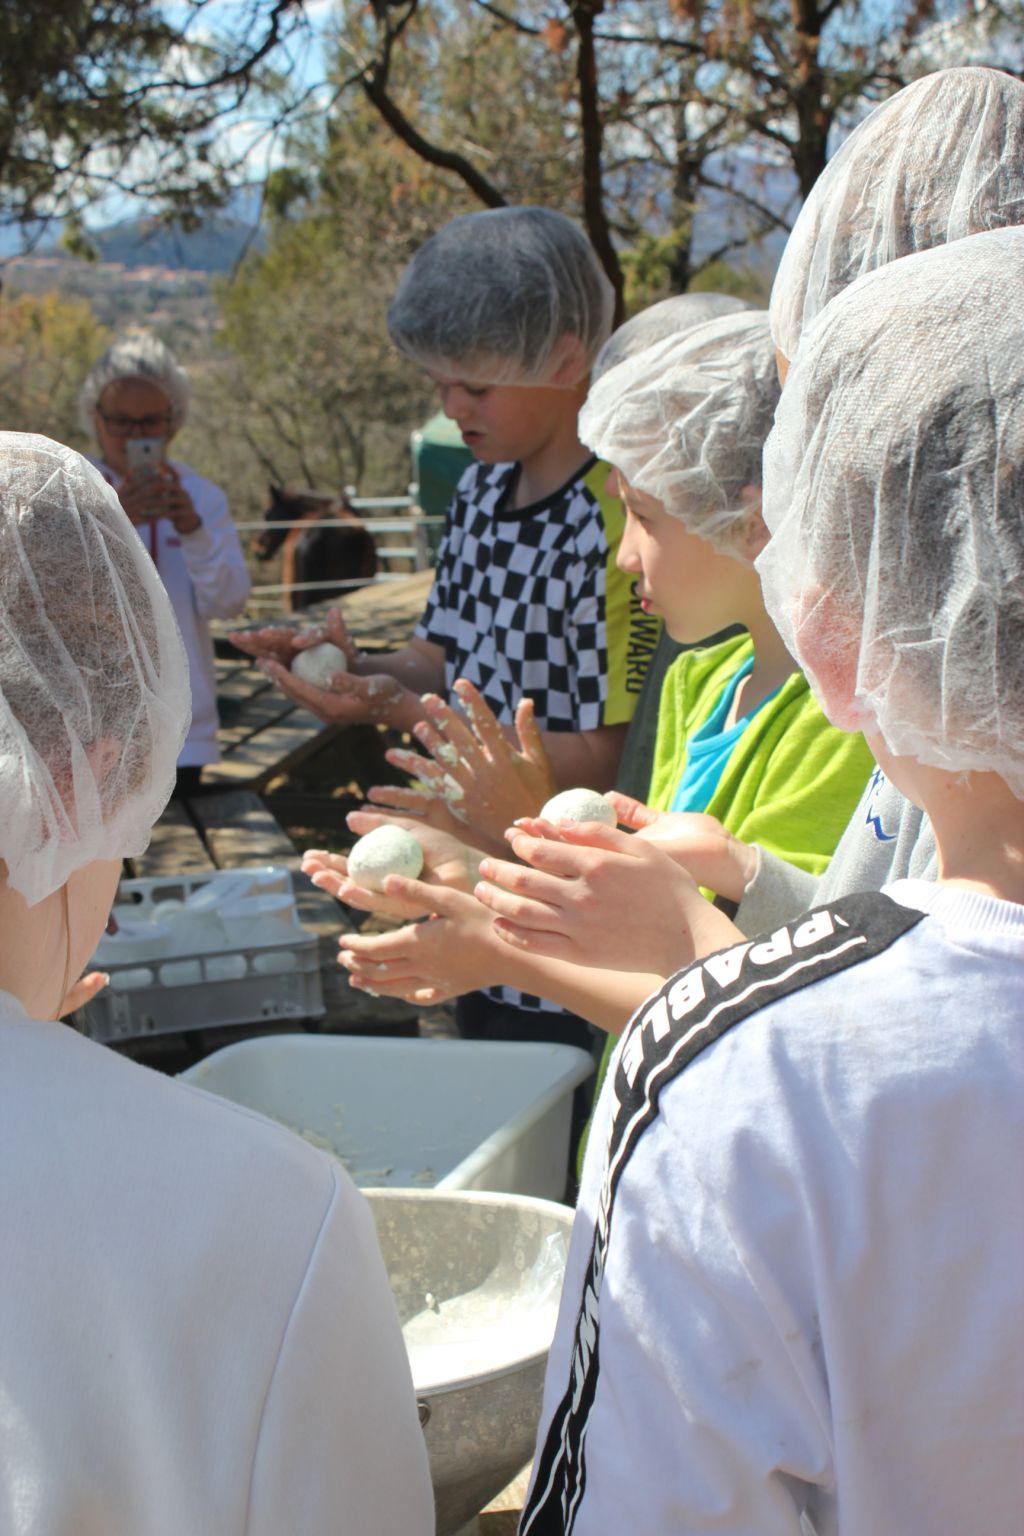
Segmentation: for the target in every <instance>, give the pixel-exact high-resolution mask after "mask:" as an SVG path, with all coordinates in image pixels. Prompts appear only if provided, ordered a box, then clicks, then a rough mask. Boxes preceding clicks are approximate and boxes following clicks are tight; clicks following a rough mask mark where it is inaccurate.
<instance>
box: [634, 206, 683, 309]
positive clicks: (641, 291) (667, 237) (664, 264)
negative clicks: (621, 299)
mask: <svg viewBox="0 0 1024 1536" xmlns="http://www.w3.org/2000/svg"><path fill="white" fill-rule="evenodd" d="M688 239H689V228H688V227H684V228H675V229H670V230H668V231H667V232H666V233H665V234H660V235H652V234H641V235H640V236H639V237H638V238H637V240H636V242H635V244H634V245H633V246H632V247H631V249H630V250H628V251H623V252H622V255H621V257H620V260H621V262H622V270H623V274H624V276H625V279H626V288H625V299H626V310H627V313H629V314H635V313H636V312H637V310H640V309H646V308H647V306H648V305H649V304H656V303H657V302H658V300H659V299H667V298H668V297H669V295H670V294H671V293H672V292H673V286H672V266H673V262H674V260H675V258H676V256H677V254H678V251H679V247H680V245H681V244H682V242H683V241H685V240H688Z"/></svg>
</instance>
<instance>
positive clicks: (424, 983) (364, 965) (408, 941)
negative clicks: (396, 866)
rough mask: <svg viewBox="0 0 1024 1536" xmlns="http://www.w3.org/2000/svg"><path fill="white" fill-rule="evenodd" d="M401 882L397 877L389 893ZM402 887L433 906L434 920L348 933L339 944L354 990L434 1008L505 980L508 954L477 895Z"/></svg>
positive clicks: (412, 897) (406, 882) (414, 882)
mask: <svg viewBox="0 0 1024 1536" xmlns="http://www.w3.org/2000/svg"><path fill="white" fill-rule="evenodd" d="M399 879H400V877H399V876H392V877H391V878H390V879H389V880H388V882H387V883H388V886H389V888H391V887H392V882H393V881H399ZM400 883H401V887H402V890H403V894H405V895H407V896H408V898H409V899H410V901H413V902H415V901H416V900H417V899H419V901H420V902H421V904H428V905H430V906H432V907H433V909H434V910H433V915H432V916H431V917H430V918H428V919H427V921H426V922H421V923H410V924H407V925H406V926H405V927H404V928H397V929H394V930H393V931H392V932H391V933H377V934H361V933H360V934H345V935H344V936H343V937H342V938H341V939H340V940H339V941H338V942H339V950H340V952H339V955H338V962H339V964H340V965H343V966H344V967H345V968H346V970H347V971H348V972H349V979H350V981H351V983H352V985H353V986H354V987H358V988H359V989H360V990H362V991H367V992H372V993H373V994H375V995H378V996H384V997H397V998H401V999H402V1000H403V1001H404V1002H408V1003H421V1004H423V1005H430V1004H434V1003H443V1002H447V1000H448V999H449V998H452V997H459V996H461V995H462V993H464V992H475V991H477V990H479V988H481V987H486V986H491V985H495V984H498V983H501V982H502V981H504V980H505V976H504V974H503V964H504V962H505V960H506V959H507V957H508V953H509V952H508V949H507V948H506V947H505V946H504V945H502V943H501V941H500V940H499V939H498V938H497V937H496V936H495V934H494V930H493V925H492V922H491V916H490V913H489V912H487V911H486V909H485V908H484V907H482V906H481V905H480V903H479V902H478V901H477V899H476V897H475V896H471V895H468V894H467V893H466V892H465V891H462V890H455V889H451V888H448V887H440V886H428V887H423V888H422V889H417V888H418V887H420V884H421V883H420V882H419V881H417V880H401V881H400ZM503 951H504V953H503Z"/></svg>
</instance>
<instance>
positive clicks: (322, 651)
mask: <svg viewBox="0 0 1024 1536" xmlns="http://www.w3.org/2000/svg"><path fill="white" fill-rule="evenodd" d="M292 671H293V672H294V673H295V676H296V677H301V679H302V681H303V682H304V683H312V684H313V686H314V687H316V688H326V687H327V684H328V683H329V682H330V680H331V678H332V677H333V676H334V674H335V673H336V672H347V671H348V657H347V656H346V655H345V652H344V651H343V650H341V649H340V648H339V647H338V646H336V645H332V644H331V642H330V641H329V640H325V641H324V643H323V645H311V646H310V648H309V650H308V651H296V653H295V659H294V661H293V662H292Z"/></svg>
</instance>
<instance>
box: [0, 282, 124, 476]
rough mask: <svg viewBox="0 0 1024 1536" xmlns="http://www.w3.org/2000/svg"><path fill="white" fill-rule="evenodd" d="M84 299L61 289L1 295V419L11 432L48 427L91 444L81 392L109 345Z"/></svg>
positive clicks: (52, 433)
mask: <svg viewBox="0 0 1024 1536" xmlns="http://www.w3.org/2000/svg"><path fill="white" fill-rule="evenodd" d="M109 341H110V333H109V332H108V331H106V330H105V329H104V328H103V327H102V326H100V325H99V324H98V323H97V321H96V318H95V316H94V315H93V312H92V309H91V307H90V306H89V304H88V303H87V302H86V301H85V300H84V299H74V298H66V297H64V296H63V295H61V294H58V293H46V294H42V295H39V296H35V295H31V294H22V295H21V296H20V297H19V296H16V297H13V298H10V297H6V296H4V297H3V298H0V419H2V421H3V423H4V426H5V428H6V429H7V430H8V431H11V432H42V433H43V434H44V435H45V436H47V437H52V438H55V439H56V440H57V441H58V442H62V443H69V444H70V445H71V446H72V447H75V448H87V447H89V446H90V440H89V439H88V438H86V437H85V436H84V434H83V432H82V429H81V427H80V425H79V421H78V391H79V389H80V387H81V384H82V380H83V378H84V377H85V375H86V373H87V372H88V369H89V366H90V364H91V363H93V362H94V361H95V359H96V358H97V357H98V356H99V354H100V353H101V352H102V351H103V349H104V348H105V347H106V346H107V345H108V344H109Z"/></svg>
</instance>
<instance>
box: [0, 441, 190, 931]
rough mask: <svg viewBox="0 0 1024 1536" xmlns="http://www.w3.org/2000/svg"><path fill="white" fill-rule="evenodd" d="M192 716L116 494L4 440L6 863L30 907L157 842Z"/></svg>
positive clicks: (155, 582)
mask: <svg viewBox="0 0 1024 1536" xmlns="http://www.w3.org/2000/svg"><path fill="white" fill-rule="evenodd" d="M190 711H191V703H190V692H189V680H188V663H187V660H186V656H185V650H184V646H183V644H182V641H181V637H180V635H179V633H178V628H177V625H176V623H175V620H174V614H173V611H172V609H171V604H170V599H169V598H168V596H167V593H166V592H165V590H164V587H163V584H162V583H161V581H160V578H159V576H158V575H157V572H156V567H155V566H154V564H153V562H152V560H151V559H150V557H149V555H148V554H147V552H146V549H145V546H144V545H143V543H142V540H141V539H140V538H139V536H138V534H137V533H136V531H135V529H134V528H133V527H132V525H131V523H130V522H129V520H128V518H127V517H126V515H125V513H124V512H123V511H122V509H121V505H120V503H119V501H118V499H117V496H116V495H115V493H114V491H113V490H112V489H111V487H110V486H109V485H107V483H106V481H105V480H104V479H103V477H102V476H101V475H100V474H99V472H98V471H97V470H96V469H94V468H93V466H92V465H91V464H89V463H87V461H86V460H85V459H83V458H82V456H81V455H80V454H78V453H75V452H73V451H72V450H71V449H69V448H65V447H62V446H61V445H60V444H58V443H54V442H51V441H50V440H49V438H46V437H38V436H34V435H28V434H23V433H18V432H3V433H0V858H2V859H3V861H4V863H5V864H6V866H7V881H8V884H9V885H10V886H11V887H13V889H14V890H16V891H19V892H20V893H21V895H22V896H24V898H25V900H26V901H27V902H28V903H29V904H30V905H31V904H33V903H35V902H37V901H40V900H41V899H42V898H43V897H44V896H48V895H49V894H50V893H51V892H53V891H55V890H59V889H60V887H61V886H62V885H64V883H65V882H66V881H67V878H68V876H69V875H70V874H71V873H72V872H73V871H74V870H76V869H79V868H81V867H83V866H84V865H86V864H89V863H91V862H92V861H93V860H94V859H113V858H124V857H130V856H131V855H133V854H138V853H141V852H142V851H143V849H144V848H145V847H146V845H147V843H148V842H149V834H150V830H151V828H152V825H153V822H154V821H155V820H156V818H157V817H158V816H159V814H160V812H161V810H162V809H163V807H164V805H165V804H166V802H167V799H168V797H169V796H170V793H171V790H172V789H173V787H174V779H175V771H176V763H177V757H178V753H179V752H180V750H181V747H182V743H183V742H184V739H185V734H186V731H187V729H188V723H189V717H190Z"/></svg>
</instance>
